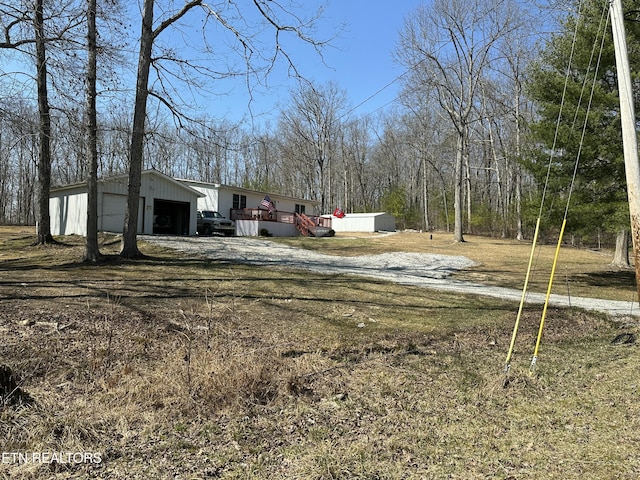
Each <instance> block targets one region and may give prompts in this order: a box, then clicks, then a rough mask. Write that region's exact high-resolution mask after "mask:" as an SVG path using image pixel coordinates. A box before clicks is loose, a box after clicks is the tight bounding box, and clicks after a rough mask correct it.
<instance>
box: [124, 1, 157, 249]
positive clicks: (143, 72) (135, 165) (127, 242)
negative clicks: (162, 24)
mask: <svg viewBox="0 0 640 480" xmlns="http://www.w3.org/2000/svg"><path fill="white" fill-rule="evenodd" d="M153 7H154V0H144V13H143V16H142V33H141V35H140V55H139V57H138V78H137V82H136V99H135V105H134V111H133V131H132V133H131V146H130V149H129V186H128V194H127V211H126V213H125V219H124V231H123V234H122V250H121V251H120V255H121V256H122V257H125V258H138V257H140V256H142V254H141V253H140V250H138V237H137V234H138V232H137V230H138V211H139V209H140V183H141V181H142V154H143V148H144V125H145V119H146V115H147V97H148V96H149V69H150V68H151V50H152V47H153Z"/></svg>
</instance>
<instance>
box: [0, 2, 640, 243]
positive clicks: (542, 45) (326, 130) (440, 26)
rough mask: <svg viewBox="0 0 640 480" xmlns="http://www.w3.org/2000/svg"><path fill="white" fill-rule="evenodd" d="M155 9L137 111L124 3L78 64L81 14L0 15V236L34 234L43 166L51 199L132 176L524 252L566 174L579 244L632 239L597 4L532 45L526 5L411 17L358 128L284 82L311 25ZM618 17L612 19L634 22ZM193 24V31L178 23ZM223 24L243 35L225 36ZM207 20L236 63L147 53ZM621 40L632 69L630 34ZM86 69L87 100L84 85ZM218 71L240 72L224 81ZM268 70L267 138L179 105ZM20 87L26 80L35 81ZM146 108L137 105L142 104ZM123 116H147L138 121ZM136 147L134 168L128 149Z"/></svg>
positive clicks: (429, 8) (17, 10)
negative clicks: (375, 218) (306, 204)
mask: <svg viewBox="0 0 640 480" xmlns="http://www.w3.org/2000/svg"><path fill="white" fill-rule="evenodd" d="M156 1H157V2H158V3H159V4H160V3H162V4H163V5H162V6H163V7H164V8H163V9H162V12H163V13H162V14H161V16H160V18H159V19H156V20H155V21H154V20H153V15H152V13H153V9H154V1H153V0H145V5H144V6H145V10H144V11H145V12H146V13H147V18H146V20H145V17H144V16H143V18H141V19H140V21H141V23H142V25H143V28H142V31H143V32H144V31H145V28H146V29H147V32H148V33H147V40H146V41H147V45H146V48H147V49H148V51H147V54H146V60H147V61H148V62H149V63H148V65H147V68H148V70H147V78H144V75H142V76H141V65H142V64H143V63H144V62H143V60H144V55H143V49H144V44H145V41H142V42H141V44H142V46H143V47H142V48H141V49H140V53H139V61H138V76H137V80H138V84H137V86H136V92H137V93H136V96H135V98H133V97H132V96H131V95H130V94H128V93H126V92H127V91H130V90H132V89H133V86H127V85H123V84H122V81H123V80H122V78H123V77H122V76H121V75H119V74H118V71H121V70H122V69H126V68H127V61H126V57H127V52H128V47H127V46H126V45H127V42H126V37H127V35H131V33H129V29H130V28H131V27H130V26H128V25H127V24H125V23H123V22H122V20H121V19H122V18H123V12H125V11H126V6H125V5H120V4H118V3H117V2H116V1H108V2H102V1H100V0H98V2H97V7H96V13H97V31H98V32H100V34H99V35H98V36H97V39H98V42H97V44H94V46H93V47H91V34H90V32H91V28H90V27H88V26H87V25H91V22H88V23H87V19H88V18H89V19H90V18H91V15H87V12H91V11H92V9H91V2H90V1H89V2H76V1H74V0H67V1H66V2H53V3H51V4H49V5H47V6H42V2H41V0H36V1H35V4H34V3H31V2H25V1H23V2H22V3H23V4H22V5H14V4H12V3H5V2H2V1H1V0H0V26H1V27H2V29H3V33H4V35H3V38H4V39H5V41H4V42H0V55H3V56H4V57H5V58H6V59H11V60H12V62H13V64H15V63H16V62H20V61H21V62H30V63H31V64H33V65H34V67H32V68H29V69H28V68H26V67H25V68H24V70H21V71H20V72H19V73H17V74H16V73H12V72H10V71H7V70H5V71H1V70H2V67H0V75H1V76H0V81H2V82H3V86H4V87H3V91H4V94H3V95H2V97H1V98H0V223H20V224H34V223H36V222H38V221H41V220H42V219H41V216H40V215H41V213H42V212H41V210H42V209H43V208H45V207H44V206H43V205H44V203H43V202H42V196H43V192H44V191H45V190H46V189H48V185H46V184H45V189H44V190H43V186H42V181H43V176H44V177H46V176H47V175H48V173H47V171H46V167H47V166H48V168H50V176H49V179H48V181H49V182H51V184H53V185H62V184H67V183H75V182H86V181H88V179H89V180H90V179H91V178H94V179H95V178H97V177H105V176H110V175H114V174H129V175H130V178H131V176H132V175H135V174H134V173H132V165H136V163H138V167H139V169H140V168H155V169H157V170H159V171H161V172H163V173H165V174H167V175H171V176H174V177H179V178H189V179H197V180H201V181H206V182H214V183H222V184H227V185H237V186H242V187H246V188H252V189H257V190H263V191H266V192H271V193H280V194H284V195H291V196H299V197H305V198H309V199H313V200H317V201H319V202H320V205H321V212H318V213H328V212H330V211H332V210H333V208H335V207H341V208H342V209H343V210H344V211H345V212H347V213H349V212H366V211H379V210H384V211H387V212H389V213H391V214H393V215H394V216H395V217H396V222H397V225H398V227H399V228H413V229H422V230H446V231H450V232H452V234H453V236H454V239H455V240H457V241H463V240H464V238H463V234H464V233H478V234H488V235H496V236H502V237H514V238H519V239H522V238H525V237H526V236H527V235H529V234H530V233H531V231H532V228H533V224H534V223H535V220H536V215H538V214H539V212H538V211H537V209H538V206H539V205H540V198H541V196H542V192H543V191H546V190H547V189H548V191H549V196H550V198H551V199H552V201H551V202H550V203H551V207H550V208H549V209H548V210H545V211H544V212H542V215H543V217H544V218H543V224H544V225H545V227H544V232H546V233H547V234H549V236H550V237H551V236H552V235H553V233H554V232H557V230H558V228H559V225H560V222H561V220H559V215H561V213H559V212H561V211H562V210H563V208H562V206H563V205H564V203H563V202H564V201H565V199H567V198H569V196H570V195H571V194H572V193H573V192H571V191H569V186H570V185H571V181H570V180H571V176H572V171H573V169H572V165H573V164H574V162H575V159H576V156H579V157H580V169H579V170H578V176H577V182H575V187H574V188H575V196H574V197H573V198H572V202H573V205H572V211H573V212H575V214H572V215H570V217H569V223H568V226H569V229H568V231H569V232H570V234H571V235H573V238H575V239H576V240H575V241H576V242H582V241H584V242H586V243H589V244H595V243H609V242H611V239H612V238H615V236H616V235H618V236H619V235H621V234H622V235H624V232H625V231H626V230H628V225H629V219H628V212H627V210H626V205H625V187H624V168H623V161H622V148H621V135H620V126H619V118H618V115H617V105H616V98H617V97H616V88H617V87H616V77H615V60H614V58H613V46H612V42H611V33H610V31H609V30H607V25H608V23H607V22H606V21H604V22H603V18H606V13H607V5H608V2H606V1H604V0H587V1H585V2H583V3H581V6H580V7H578V6H577V5H575V6H574V7H575V8H571V9H570V10H571V11H570V13H568V14H566V15H564V16H562V17H560V18H559V19H558V18H557V17H554V18H553V21H554V22H555V23H553V27H554V29H555V32H556V33H555V34H553V35H545V34H543V33H542V32H543V31H545V30H544V29H545V28H549V22H550V21H551V17H549V16H547V15H542V11H541V10H534V9H533V6H532V5H530V4H529V3H527V2H518V1H515V0H500V1H498V2H495V1H468V0H433V1H431V2H428V3H425V4H424V5H422V6H420V7H418V8H417V9H416V10H415V11H414V12H412V14H411V15H409V16H408V17H407V19H406V20H405V23H404V25H403V26H402V27H401V29H400V31H399V35H398V40H397V43H396V44H395V45H390V46H389V49H390V50H392V51H393V53H394V55H395V58H396V60H397V61H398V63H400V64H401V65H403V66H404V67H405V68H406V73H405V74H404V75H402V77H401V78H400V79H399V80H400V81H401V82H402V89H401V95H400V97H399V98H398V100H397V101H396V102H395V103H394V104H393V105H392V106H390V107H389V108H387V109H386V110H384V111H383V110H380V111H376V112H373V113H371V114H369V115H361V116H357V115H355V114H354V113H353V111H354V109H353V108H352V107H351V106H350V99H349V98H348V97H347V94H346V92H345V91H344V90H342V89H341V88H340V85H339V83H332V82H329V83H326V84H318V83H317V82H313V81H311V80H308V79H305V78H303V77H302V76H299V73H298V72H297V70H296V69H295V59H294V58H292V57H290V56H289V55H288V54H287V53H286V48H284V42H283V39H282V36H283V35H284V34H285V33H287V32H288V33H289V34H290V36H291V37H292V38H293V39H295V40H296V41H299V42H302V43H305V44H307V45H309V46H310V47H311V48H312V49H313V50H316V51H319V50H320V49H321V48H322V46H323V45H324V43H325V40H323V39H315V38H313V37H312V36H311V35H310V34H309V33H308V32H309V31H311V28H310V27H311V25H312V24H313V23H312V22H311V20H313V21H314V22H315V21H318V20H319V18H320V17H319V16H316V15H315V13H314V14H313V15H311V16H310V17H309V18H310V19H311V20H310V21H309V22H306V21H303V20H301V19H302V17H301V16H300V15H296V14H294V11H295V8H294V7H292V6H290V7H288V9H283V10H281V11H273V10H270V8H272V6H271V5H270V2H262V1H256V2H254V4H255V6H256V7H257V10H256V13H255V17H254V16H251V14H249V13H247V11H246V10H242V9H240V7H239V2H223V3H220V4H219V5H216V4H205V3H203V2H201V1H197V0H195V1H192V2H187V3H186V4H185V5H184V6H182V7H179V8H176V9H175V10H174V11H171V9H170V8H169V7H170V6H172V5H173V4H171V5H170V4H169V3H167V4H166V5H164V3H165V2H161V1H160V0H156ZM631 3H634V2H629V4H628V5H626V7H627V10H629V11H636V10H637V9H635V8H634V5H631ZM155 8H156V9H158V11H160V10H161V9H159V8H158V5H156V6H155ZM579 8H580V9H582V10H581V11H580V10H579ZM47 9H48V10H47ZM196 10H197V11H198V12H199V13H198V15H199V17H197V18H195V17H194V16H189V15H190V14H191V13H192V11H196ZM38 13H40V15H39V14H38ZM150 13H151V14H150ZM149 17H150V18H149ZM237 17H242V18H244V21H243V22H240V23H238V24H234V23H232V22H233V20H232V19H234V18H237ZM542 18H545V19H546V22H542V21H541V19H542ZM203 19H204V20H206V21H203V22H202V23H203V24H205V23H207V22H214V21H215V22H217V24H218V26H219V27H220V28H221V29H222V31H223V32H226V33H227V34H229V33H230V34H232V35H233V38H234V39H235V40H236V41H237V44H236V49H235V50H233V51H232V52H230V53H229V52H228V53H227V54H226V55H227V56H226V57H217V56H216V55H218V53H216V51H214V50H215V49H213V48H212V47H211V46H210V45H209V44H208V43H207V42H206V41H204V42H203V45H201V47H202V50H201V53H202V52H204V53H206V54H207V55H208V57H207V56H204V57H203V56H202V55H195V54H194V55H193V58H191V57H189V53H188V52H189V51H187V53H182V54H181V55H178V53H177V51H179V50H180V48H178V47H177V46H175V45H173V46H170V45H168V44H163V43H161V38H162V35H165V30H167V29H169V28H171V27H176V28H179V27H180V26H181V25H182V26H183V27H184V24H181V23H180V22H186V23H185V24H186V25H190V24H189V22H196V21H202V20H203ZM145 22H146V24H145ZM630 23H631V27H630V29H629V31H628V37H629V44H630V46H631V48H630V55H633V56H634V58H635V57H637V56H638V55H640V48H638V46H639V45H640V43H639V42H638V39H639V38H640V31H638V28H637V27H636V24H635V23H632V22H630ZM265 24H266V25H268V26H269V27H271V28H272V32H273V36H272V37H270V38H272V39H275V43H273V44H272V45H275V47H274V48H273V50H269V48H265V47H264V44H263V43H261V42H263V40H261V39H260V38H259V35H258V33H257V32H258V31H262V30H264V28H263V27H264V25H265ZM145 25H146V27H145ZM259 26H260V28H258V27H259ZM38 29H40V30H38ZM254 29H255V30H254ZM39 32H40V33H39ZM202 33H203V39H206V38H207V35H212V33H211V32H210V31H205V30H204V27H203V32H202ZM142 36H143V37H144V34H143V35H142ZM95 38H96V37H95V32H94V39H95ZM143 40H144V39H143ZM290 40H291V39H290ZM172 41H174V42H175V39H173V40H172ZM149 42H150V43H149ZM601 45H603V46H604V47H603V48H602V49H601V48H600V47H601ZM42 49H44V51H41V50H42ZM92 52H93V54H94V58H95V59H94V64H95V67H94V70H93V71H94V72H95V73H94V76H95V77H96V81H97V86H98V88H97V90H95V93H92V92H91V88H90V85H91V82H89V81H88V80H87V79H90V78H92V77H91V75H90V74H89V75H88V73H90V72H91V71H92V69H91V68H90V65H91V58H92ZM128 53H131V52H128ZM381 54H387V52H381ZM42 55H45V57H43V56H42ZM230 55H231V56H233V55H235V56H236V57H237V58H239V59H240V60H241V61H240V63H242V64H243V66H241V67H240V68H238V67H237V63H238V62H236V61H233V60H231V57H230ZM594 56H595V57H594ZM195 58H198V59H200V60H198V61H200V62H201V63H200V64H198V63H196V60H194V59H195ZM202 58H208V60H207V62H205V63H202ZM594 58H597V60H598V61H597V68H596V63H595V62H594ZM638 60H640V59H638ZM277 61H283V62H284V63H285V64H286V65H287V66H288V68H289V69H291V71H293V72H294V75H296V76H299V82H298V83H297V87H295V88H293V89H292V90H291V92H290V97H289V99H288V101H287V102H286V104H285V105H284V106H283V107H282V108H281V111H280V113H279V115H278V116H277V118H276V119H275V121H274V123H273V124H271V125H266V126H261V127H256V126H255V125H251V124H249V123H245V122H241V123H232V122H230V121H228V120H226V119H224V118H211V117H205V116H198V115H197V113H195V112H193V111H192V110H190V109H189V99H187V98H184V95H185V94H184V92H185V91H187V92H188V91H189V90H190V89H196V88H197V85H205V84H210V83H211V82H213V81H215V80H221V79H224V78H227V77H232V76H237V75H244V76H245V78H247V79H249V78H251V79H252V80H253V81H255V82H257V83H258V84H260V83H261V82H264V79H265V78H266V77H265V75H267V74H268V73H269V71H270V70H271V69H273V68H274V65H275V62H277ZM631 63H632V65H634V64H636V65H637V64H638V62H637V61H636V62H633V61H632V62H631ZM5 64H6V63H5ZM44 66H46V67H47V69H46V70H45V71H44V72H43V71H42V67H44ZM26 72H36V73H38V74H39V75H38V76H36V81H32V80H31V79H32V77H31V76H30V74H29V75H27V73H26ZM149 72H151V80H149V78H148V76H149ZM34 75H35V74H34ZM43 75H44V77H43ZM154 75H155V76H154ZM594 79H595V83H593V82H594ZM247 81H249V80H247ZM43 82H44V84H43ZM589 82H591V83H589ZM31 83H33V84H34V85H37V88H36V87H35V86H33V85H31ZM592 84H593V85H595V95H592V96H591V102H590V104H589V110H588V111H587V106H586V105H587V103H586V102H585V100H584V98H585V91H588V89H591V85H592ZM47 89H48V93H49V96H48V97H47V96H46V92H47ZM94 89H95V87H94ZM30 92H33V95H32V94H31V93H30ZM43 92H45V93H43ZM141 94H144V97H145V102H146V98H147V97H148V98H149V102H150V107H147V104H146V103H144V105H143V104H141V103H139V101H140V98H139V95H141ZM96 98H97V99H98V106H97V110H96V111H95V113H94V114H93V115H92V114H91V111H92V110H91V104H92V103H91V102H92V101H93V102H95V99H96ZM80 99H82V100H80ZM134 104H135V105H136V108H138V107H140V108H142V110H140V111H139V112H138V115H137V117H136V118H137V120H135V119H134V115H133V111H132V108H131V105H134ZM561 105H562V109H563V110H560V108H561ZM47 107H48V109H47ZM559 112H560V115H559ZM140 115H142V117H140ZM586 115H589V116H590V120H591V121H590V123H589V126H588V131H587V135H586V136H583V137H582V138H581V137H580V133H581V132H580V129H579V128H576V125H578V126H580V125H581V123H580V121H581V119H582V118H584V117H585V116H586ZM94 117H95V125H94V126H93V127H92V122H91V119H92V118H94ZM142 120H144V121H143V122H142ZM136 122H138V124H137V125H136V124H135V123H136ZM141 122H142V123H141ZM140 124H141V125H142V126H140ZM43 128H44V130H43ZM92 131H93V132H94V137H95V138H94V140H93V141H91V138H92V135H91V132H92ZM136 137H137V138H138V139H139V140H138V141H139V142H141V143H140V150H139V151H141V152H142V153H141V154H140V153H136V148H134V145H135V144H136V143H137V141H136ZM92 145H93V147H92ZM43 147H46V149H45V150H44V151H43ZM555 151H557V152H559V153H557V154H555V156H553V157H552V158H551V160H552V161H549V154H550V152H555ZM92 152H95V153H92ZM552 155H553V153H552ZM43 156H44V157H45V158H44V159H43ZM47 156H48V160H47V158H46V157H47ZM137 157H141V158H139V159H137V160H136V158H137ZM92 158H94V159H95V162H94V163H93V164H92V162H91V161H90V160H91V159H92ZM132 159H133V160H132ZM43 162H44V163H45V165H44V167H45V168H44V170H43ZM47 162H48V165H47ZM548 165H550V166H551V168H552V171H551V172H549V171H547V166H548ZM549 173H551V175H550V174H549ZM45 182H46V178H45ZM134 183H135V182H134ZM133 193H134V195H135V192H133ZM135 203H136V204H137V202H135ZM133 217H134V218H137V215H134V216H133ZM134 247H135V245H134Z"/></svg>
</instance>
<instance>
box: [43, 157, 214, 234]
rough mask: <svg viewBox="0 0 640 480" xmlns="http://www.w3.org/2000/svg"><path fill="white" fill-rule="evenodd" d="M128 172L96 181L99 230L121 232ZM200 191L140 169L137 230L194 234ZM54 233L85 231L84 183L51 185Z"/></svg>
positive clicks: (51, 213) (85, 201)
mask: <svg viewBox="0 0 640 480" xmlns="http://www.w3.org/2000/svg"><path fill="white" fill-rule="evenodd" d="M127 190H128V176H127V175H118V176H114V177H108V178H104V179H102V180H99V181H98V230H100V231H105V232H116V233H122V231H123V228H124V217H125V210H126V206H127ZM202 196H203V194H201V193H200V192H198V191H196V190H194V189H193V188H191V187H189V186H188V185H185V184H184V183H182V182H179V181H177V180H174V179H173V178H171V177H169V176H167V175H164V174H162V173H160V172H158V171H156V170H145V171H144V172H142V178H141V183H140V200H139V201H140V205H139V211H138V233H144V234H153V233H164V234H174V235H195V233H196V212H197V202H198V198H200V197H202ZM49 209H50V215H51V233H52V234H53V235H72V234H76V235H83V236H85V235H86V234H87V184H86V183H78V184H73V185H66V186H63V187H59V188H53V189H51V194H50V196H49Z"/></svg>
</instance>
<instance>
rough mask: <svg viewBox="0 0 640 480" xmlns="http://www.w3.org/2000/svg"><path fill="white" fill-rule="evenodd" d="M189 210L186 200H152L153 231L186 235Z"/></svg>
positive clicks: (187, 232)
mask: <svg viewBox="0 0 640 480" xmlns="http://www.w3.org/2000/svg"><path fill="white" fill-rule="evenodd" d="M189 211H190V205H189V203H188V202H172V201H169V200H158V199H156V200H154V202H153V233H163V234H168V235H188V234H189Z"/></svg>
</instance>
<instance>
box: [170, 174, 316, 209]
mask: <svg viewBox="0 0 640 480" xmlns="http://www.w3.org/2000/svg"><path fill="white" fill-rule="evenodd" d="M176 180H177V181H179V182H185V183H193V184H196V185H202V186H208V187H215V188H217V189H220V190H235V191H240V192H246V193H258V194H260V195H269V196H271V197H274V198H276V199H279V198H284V199H289V200H304V201H305V202H307V203H311V204H313V205H320V203H321V202H319V201H318V200H309V199H306V198H302V197H293V196H291V195H282V194H280V193H270V192H265V191H261V190H251V189H250V188H244V187H233V186H231V185H224V184H222V183H212V182H203V181H200V180H189V179H186V178H176Z"/></svg>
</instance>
